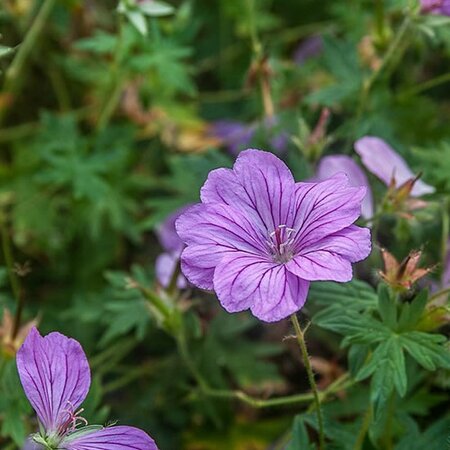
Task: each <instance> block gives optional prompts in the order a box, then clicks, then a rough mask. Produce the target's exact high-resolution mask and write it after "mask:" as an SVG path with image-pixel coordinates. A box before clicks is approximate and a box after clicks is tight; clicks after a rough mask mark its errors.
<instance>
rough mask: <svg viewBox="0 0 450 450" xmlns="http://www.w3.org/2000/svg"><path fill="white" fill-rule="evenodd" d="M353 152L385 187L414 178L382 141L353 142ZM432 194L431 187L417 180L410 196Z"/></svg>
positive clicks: (368, 137) (404, 163)
mask: <svg viewBox="0 0 450 450" xmlns="http://www.w3.org/2000/svg"><path fill="white" fill-rule="evenodd" d="M355 151H356V153H358V155H359V156H360V157H361V160H362V163H363V164H364V166H365V167H366V168H367V170H368V171H369V172H372V173H373V174H374V175H376V176H377V177H378V178H379V179H380V180H381V181H383V183H384V184H386V185H387V186H389V185H390V184H391V182H392V181H393V180H394V181H395V186H396V187H399V186H401V185H402V184H403V183H405V182H406V181H408V180H411V179H412V178H414V177H415V174H414V173H413V172H412V171H411V169H410V168H409V167H408V165H407V164H406V162H405V160H404V159H403V158H402V157H401V156H400V155H399V154H398V153H397V152H396V151H395V150H394V149H393V148H392V147H390V146H389V145H388V144H387V142H385V141H383V139H380V138H378V137H374V136H365V137H363V138H361V139H359V140H358V141H356V142H355ZM433 192H434V188H433V187H432V186H430V185H428V184H426V183H424V182H423V181H422V180H417V181H416V182H415V183H414V186H413V188H412V190H411V196H413V197H420V196H421V195H424V194H431V193H433Z"/></svg>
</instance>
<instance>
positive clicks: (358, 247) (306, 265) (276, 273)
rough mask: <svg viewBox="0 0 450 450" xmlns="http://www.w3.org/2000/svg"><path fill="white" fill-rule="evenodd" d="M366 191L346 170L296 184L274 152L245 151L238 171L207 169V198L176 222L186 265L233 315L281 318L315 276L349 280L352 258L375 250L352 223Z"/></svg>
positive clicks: (194, 278) (303, 296)
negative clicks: (350, 180) (353, 182)
mask: <svg viewBox="0 0 450 450" xmlns="http://www.w3.org/2000/svg"><path fill="white" fill-rule="evenodd" d="M365 193H366V189H365V188H364V187H351V186H350V185H349V183H348V180H347V177H346V176H345V175H344V174H338V175H336V176H334V177H332V178H330V179H329V180H326V181H324V182H321V183H296V182H295V181H294V178H293V176H292V174H291V172H290V170H289V169H288V167H287V166H286V165H285V164H284V163H283V162H282V161H281V160H280V159H278V158H277V157H276V156H275V155H273V154H272V153H268V152H264V151H260V150H246V151H244V152H241V154H240V155H239V157H238V158H237V160H236V162H235V164H234V167H233V169H217V170H213V171H212V172H210V174H209V176H208V179H207V181H206V183H205V184H204V185H203V187H202V189H201V201H202V203H200V204H197V205H194V206H193V207H192V208H191V209H189V210H188V211H187V212H185V213H184V214H182V215H181V216H180V218H179V219H178V220H177V222H176V228H177V231H178V234H179V236H180V237H181V239H182V240H183V241H184V242H185V243H186V244H187V247H186V248H185V249H184V251H183V253H182V256H181V269H182V271H183V273H184V274H185V275H186V277H187V278H188V280H189V281H190V282H192V283H193V284H194V285H196V286H198V287H200V288H203V289H209V290H215V292H216V294H217V296H218V298H219V300H220V302H221V303H222V305H223V307H224V308H225V309H226V310H227V311H228V312H238V311H243V310H246V309H250V310H251V312H252V313H253V315H255V316H256V317H258V318H259V319H261V320H264V321H266V322H274V321H277V320H281V319H283V318H285V317H287V316H289V315H290V314H292V313H294V312H296V311H298V310H299V309H300V308H301V307H302V306H303V304H304V303H305V300H306V296H307V293H308V288H309V282H310V281H314V280H334V281H340V282H345V281H349V280H350V279H351V278H352V264H351V263H353V262H356V261H360V260H362V259H364V258H366V257H367V255H368V254H369V253H370V248H371V243H370V232H369V230H368V229H365V228H359V227H357V226H355V225H353V222H354V221H355V220H356V219H357V218H358V217H359V215H360V211H361V202H362V200H363V198H364V196H365Z"/></svg>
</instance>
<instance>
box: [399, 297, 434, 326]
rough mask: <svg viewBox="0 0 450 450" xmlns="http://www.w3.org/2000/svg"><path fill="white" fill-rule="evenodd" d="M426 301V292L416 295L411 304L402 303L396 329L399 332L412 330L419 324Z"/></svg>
mask: <svg viewBox="0 0 450 450" xmlns="http://www.w3.org/2000/svg"><path fill="white" fill-rule="evenodd" d="M427 301H428V290H426V289H424V290H423V291H421V292H419V294H417V295H416V297H415V298H414V300H413V301H412V302H411V303H404V304H403V306H402V309H401V313H400V319H399V322H398V328H399V330H401V331H405V330H412V329H414V327H415V325H417V323H418V322H419V320H420V318H421V317H422V314H423V312H424V310H425V307H426V305H427Z"/></svg>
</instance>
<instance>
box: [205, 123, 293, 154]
mask: <svg viewBox="0 0 450 450" xmlns="http://www.w3.org/2000/svg"><path fill="white" fill-rule="evenodd" d="M277 125H278V119H277V118H276V117H271V118H266V119H265V120H263V121H262V122H261V123H254V124H249V125H246V124H244V123H242V122H236V121H231V120H219V121H217V122H215V123H213V125H212V129H211V131H212V134H213V135H214V136H215V137H217V138H219V139H220V140H221V141H222V142H223V143H224V145H225V146H226V147H227V149H228V151H229V153H230V154H231V155H233V156H237V155H238V154H239V153H240V152H241V151H242V150H243V149H245V148H247V147H248V146H249V145H250V143H251V141H252V139H253V138H254V137H255V136H256V135H257V133H258V132H259V131H260V130H261V129H263V130H264V131H265V132H267V133H268V135H269V136H270V137H269V142H268V144H269V145H270V147H271V148H272V149H273V151H274V153H277V154H281V153H283V152H284V151H285V150H286V147H287V145H288V142H289V135H288V133H286V132H285V131H282V130H281V131H280V130H277Z"/></svg>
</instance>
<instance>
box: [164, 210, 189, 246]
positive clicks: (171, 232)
mask: <svg viewBox="0 0 450 450" xmlns="http://www.w3.org/2000/svg"><path fill="white" fill-rule="evenodd" d="M191 206H192V205H186V206H183V207H182V208H179V209H177V210H176V211H174V212H173V213H172V214H170V215H169V216H167V218H166V220H165V221H164V222H163V223H162V224H160V225H159V226H158V228H157V229H156V234H157V236H158V239H159V242H160V243H161V245H162V247H163V248H164V250H165V251H167V252H170V253H175V252H179V253H181V250H183V247H184V245H183V241H182V240H181V239H180V238H179V236H178V234H177V232H176V230H175V222H176V220H177V219H178V217H179V216H180V215H181V214H182V213H184V212H185V211H187V210H188V209H189V208H190V207H191Z"/></svg>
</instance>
